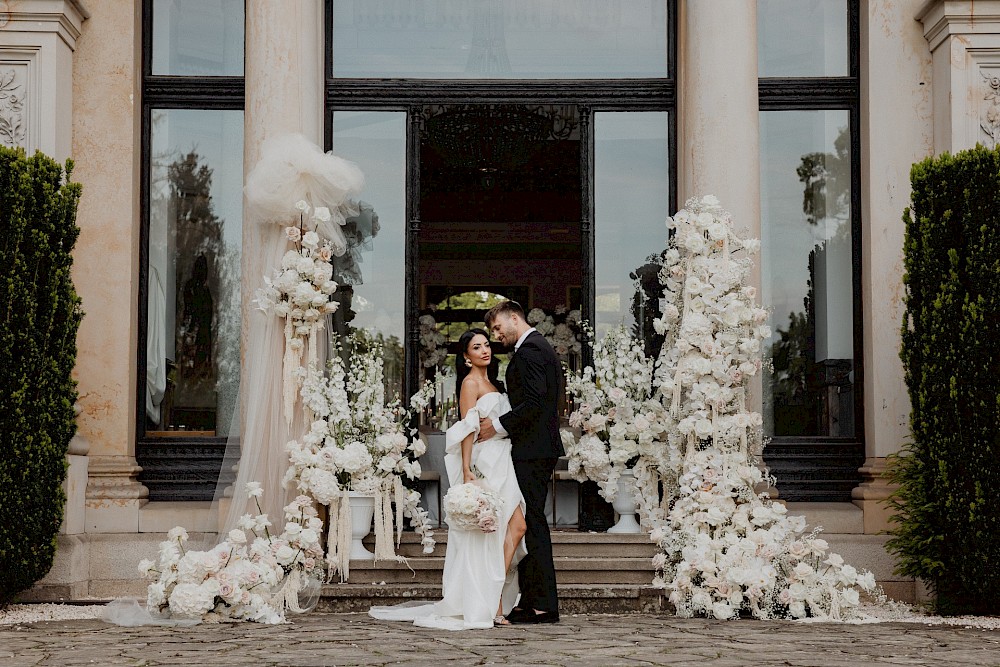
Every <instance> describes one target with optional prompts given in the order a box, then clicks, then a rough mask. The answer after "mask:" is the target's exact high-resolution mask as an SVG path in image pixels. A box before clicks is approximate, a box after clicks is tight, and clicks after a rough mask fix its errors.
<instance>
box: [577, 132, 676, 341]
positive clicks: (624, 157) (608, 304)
mask: <svg viewBox="0 0 1000 667" xmlns="http://www.w3.org/2000/svg"><path fill="white" fill-rule="evenodd" d="M668 118H669V116H668V114H667V113H665V112H644V113H630V112H606V113H595V114H594V198H595V202H594V225H595V227H594V232H595V250H594V252H595V267H596V274H595V277H594V283H595V286H596V293H595V302H596V311H597V312H596V313H595V320H596V321H595V329H596V332H597V337H598V338H601V337H602V336H603V335H604V333H605V332H606V331H607V330H608V329H609V328H610V327H612V326H614V325H616V324H618V323H620V322H623V321H624V323H625V325H626V326H627V327H630V328H631V330H632V331H633V332H635V333H636V335H637V336H638V337H640V338H641V339H642V340H644V341H646V343H647V348H646V351H647V353H649V354H655V353H656V352H657V349H656V345H657V343H656V341H657V337H656V335H655V332H654V331H653V326H652V321H653V319H654V318H656V317H658V316H659V312H658V307H659V301H658V299H659V296H660V292H661V291H662V290H661V288H660V287H659V278H658V272H659V265H658V264H655V263H653V261H652V260H651V259H650V258H651V257H656V256H657V255H658V254H659V253H660V252H662V251H664V250H665V249H666V245H667V228H666V225H665V224H664V220H666V217H667V215H668V214H669V203H670V188H669V181H670V171H669V165H670V158H669V146H668V142H667V127H668ZM636 322H640V323H641V326H637V324H636ZM660 343H662V339H660Z"/></svg>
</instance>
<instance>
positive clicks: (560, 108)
mask: <svg viewBox="0 0 1000 667" xmlns="http://www.w3.org/2000/svg"><path fill="white" fill-rule="evenodd" d="M416 115H417V119H416V120H417V122H415V123H412V124H411V132H414V131H415V132H414V133H415V136H414V137H412V138H411V141H412V142H413V143H411V153H410V155H411V158H412V157H413V156H414V154H415V155H416V164H414V165H411V169H410V170H409V171H410V183H409V188H410V205H411V212H412V215H411V233H410V234H409V238H408V244H407V246H408V247H407V263H408V281H407V282H408V284H407V292H408V297H409V298H408V304H409V309H408V310H409V312H408V316H409V317H408V326H409V331H410V334H411V335H410V338H411V345H410V346H409V349H410V350H417V349H418V346H417V345H415V344H412V343H414V342H416V341H415V338H416V336H418V335H419V334H417V333H416V331H415V330H416V329H417V328H418V326H419V325H418V324H417V320H418V318H419V316H420V314H421V313H425V312H427V311H428V309H433V313H434V318H435V320H436V321H437V322H438V323H442V322H453V323H456V326H455V327H453V328H452V329H451V331H454V332H456V333H457V332H459V331H460V330H464V328H465V327H466V326H469V325H474V324H478V325H479V326H481V322H482V315H483V312H484V311H485V309H486V307H487V304H488V302H489V298H488V297H484V299H483V300H482V301H481V302H479V303H480V304H481V307H472V308H470V307H468V304H469V303H470V301H469V299H451V300H449V297H455V296H456V295H462V294H468V293H473V292H480V293H482V294H484V295H487V294H488V295H494V296H495V297H496V298H499V297H501V296H502V297H506V298H514V299H517V300H518V301H520V302H521V305H522V306H523V307H524V308H525V310H526V312H527V311H528V310H530V309H533V308H539V309H542V310H545V311H546V312H551V311H553V310H555V309H562V308H568V309H572V308H581V307H582V308H583V309H584V311H585V312H586V311H587V303H586V298H585V294H587V293H588V292H589V288H588V287H587V283H588V280H589V278H590V272H589V271H588V266H589V262H588V261H587V257H588V256H589V253H590V250H589V249H590V240H589V234H588V233H587V232H586V231H585V230H589V224H587V223H585V218H586V217H587V209H588V205H587V193H588V191H589V189H588V185H587V184H588V183H589V182H590V178H589V174H588V173H587V171H588V166H587V165H588V161H587V159H586V156H587V155H588V151H587V150H586V148H585V146H586V143H585V142H586V134H585V132H583V131H582V129H583V128H582V125H585V123H581V113H580V110H579V109H578V108H577V107H576V106H575V105H434V106H427V107H423V108H421V109H420V111H419V113H418V114H416ZM414 144H415V145H414ZM453 301H454V302H455V303H458V304H459V307H455V308H452V307H450V306H449V304H450V303H452V302H453ZM456 337H457V336H456ZM451 351H452V352H455V350H451ZM412 356H414V354H411V353H409V351H408V368H409V373H408V380H409V383H410V390H411V391H412V390H413V389H414V388H415V387H416V386H417V384H418V383H419V381H420V376H421V374H422V371H421V368H420V365H419V363H414V362H412V361H410V360H409V357H412Z"/></svg>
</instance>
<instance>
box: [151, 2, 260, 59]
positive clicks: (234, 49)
mask: <svg viewBox="0 0 1000 667" xmlns="http://www.w3.org/2000/svg"><path fill="white" fill-rule="evenodd" d="M243 4H244V3H243V0H154V1H153V74H172V75H175V76H243V17H244V9H243Z"/></svg>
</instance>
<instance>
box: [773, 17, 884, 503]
mask: <svg viewBox="0 0 1000 667" xmlns="http://www.w3.org/2000/svg"><path fill="white" fill-rule="evenodd" d="M847 21H848V30H847V38H848V69H847V75H846V76H832V77H761V78H759V79H758V84H757V91H758V96H759V101H760V111H819V110H846V111H847V112H848V123H849V129H850V135H851V141H850V151H851V199H850V207H851V251H852V258H851V268H852V287H853V290H852V291H853V294H852V296H853V301H854V309H853V316H854V341H853V342H854V367H853V371H854V381H853V383H852V384H853V390H854V436H851V437H836V436H773V437H772V438H771V439H770V442H769V444H768V446H767V447H766V448H765V450H764V459H765V463H766V464H767V465H768V466H769V467H770V469H771V472H772V474H774V475H775V476H776V477H777V483H778V491H779V493H780V494H781V497H782V498H785V499H788V500H793V501H794V500H802V501H833V502H839V501H850V500H851V489H853V488H854V487H855V486H857V485H858V484H860V483H861V474H860V472H859V471H858V469H859V468H860V467H861V466H862V465H863V464H864V460H865V431H864V426H865V419H864V417H865V415H864V377H865V373H864V370H865V364H864V335H863V331H864V311H863V308H862V271H861V252H862V219H861V83H860V82H861V9H860V0H848V1H847ZM829 477H835V479H829Z"/></svg>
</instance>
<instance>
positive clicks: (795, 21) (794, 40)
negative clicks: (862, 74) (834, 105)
mask: <svg viewBox="0 0 1000 667" xmlns="http://www.w3.org/2000/svg"><path fill="white" fill-rule="evenodd" d="M847 22H848V17H847V0H758V2H757V59H758V68H759V75H760V76H762V77H794V76H847V74H848V60H847V51H848V36H847Z"/></svg>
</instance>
